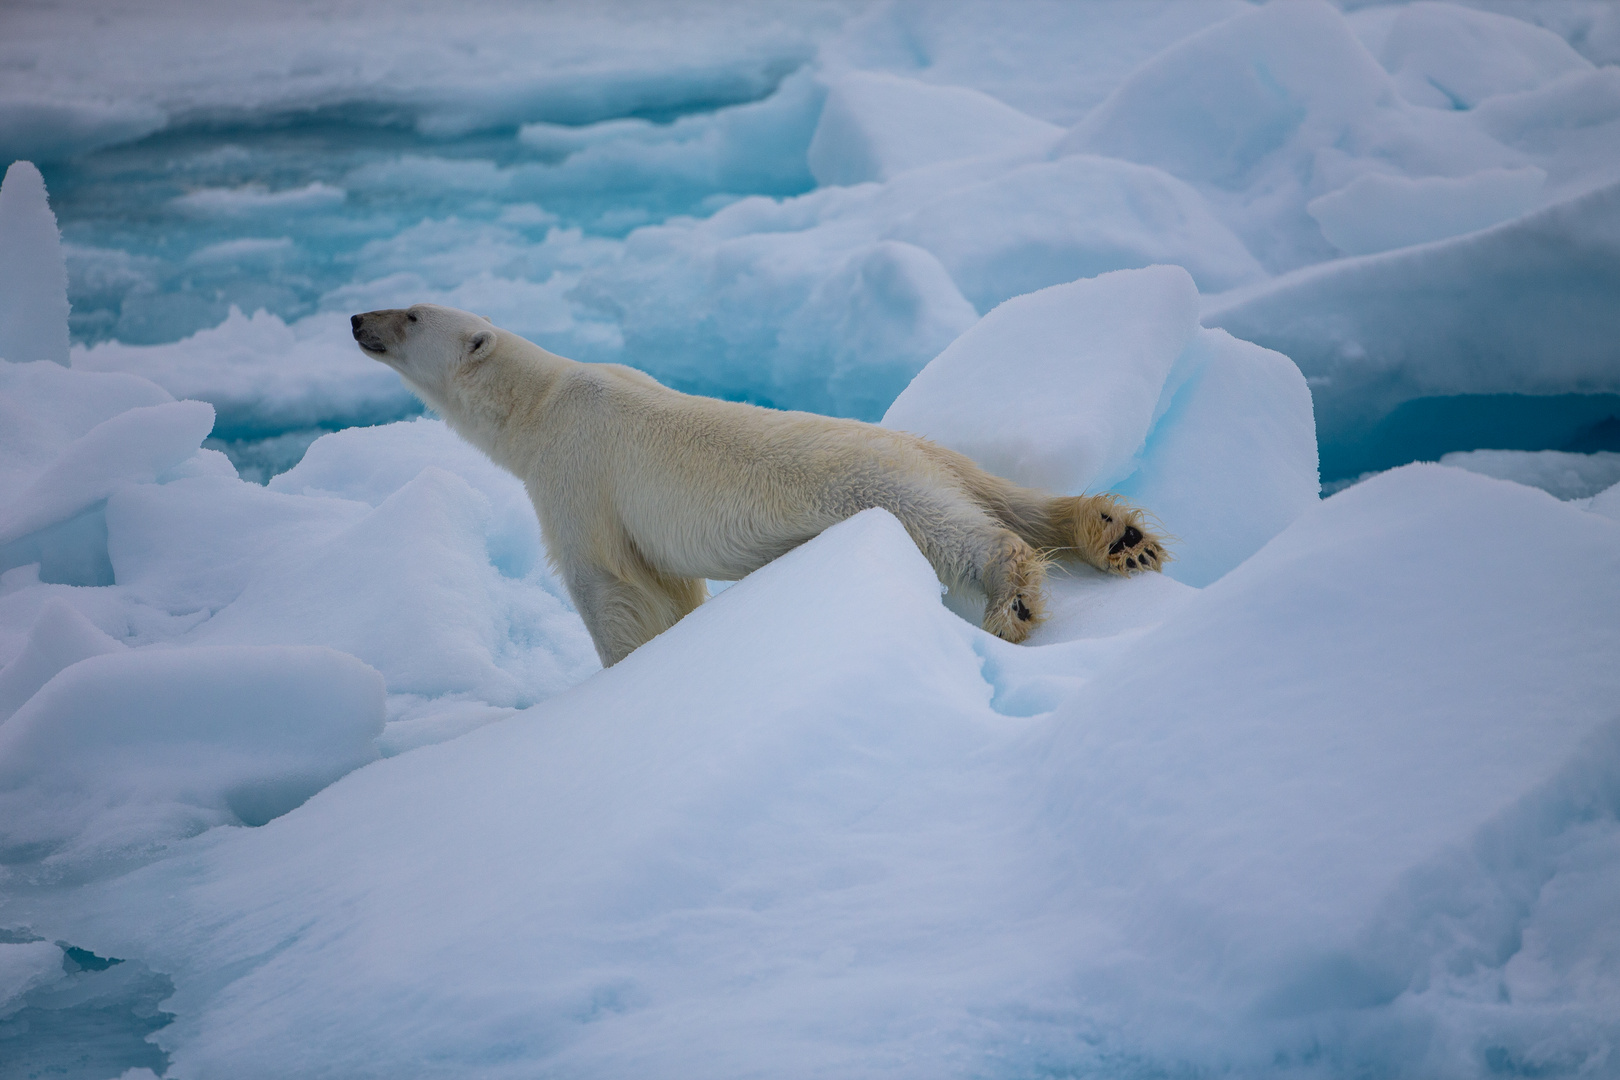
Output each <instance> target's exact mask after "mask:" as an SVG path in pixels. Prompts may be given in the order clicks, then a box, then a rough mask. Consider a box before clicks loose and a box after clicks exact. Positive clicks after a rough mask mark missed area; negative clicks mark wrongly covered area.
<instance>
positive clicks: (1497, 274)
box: [1204, 184, 1620, 478]
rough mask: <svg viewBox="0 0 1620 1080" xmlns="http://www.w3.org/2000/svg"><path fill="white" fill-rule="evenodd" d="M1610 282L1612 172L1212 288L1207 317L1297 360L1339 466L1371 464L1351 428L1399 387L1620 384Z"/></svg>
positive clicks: (1384, 410)
mask: <svg viewBox="0 0 1620 1080" xmlns="http://www.w3.org/2000/svg"><path fill="white" fill-rule="evenodd" d="M1617 289H1620V184H1617V185H1610V186H1608V187H1605V188H1601V189H1599V190H1597V191H1594V192H1591V193H1589V194H1586V195H1583V196H1580V197H1578V198H1575V199H1570V200H1567V201H1565V202H1561V203H1557V204H1554V205H1552V206H1549V207H1546V208H1544V209H1542V210H1538V211H1536V212H1534V213H1531V214H1528V215H1526V216H1524V217H1522V218H1518V219H1516V220H1514V221H1510V222H1505V223H1503V224H1501V225H1498V226H1496V227H1494V228H1491V229H1487V230H1484V231H1482V232H1478V233H1472V234H1469V235H1467V236H1460V237H1455V238H1453V239H1450V240H1444V241H1439V242H1437V243H1433V244H1427V245H1424V246H1422V247H1416V248H1407V249H1402V250H1399V251H1389V252H1384V253H1382V254H1378V255H1367V256H1362V257H1360V258H1354V259H1343V260H1340V261H1338V262H1334V263H1330V264H1328V265H1325V266H1318V267H1309V268H1306V269H1304V270H1299V271H1295V272H1294V273H1292V274H1288V275H1285V276H1283V277H1280V278H1277V279H1275V280H1274V281H1271V282H1268V283H1266V284H1264V285H1261V286H1257V287H1253V288H1251V289H1248V290H1237V291H1235V292H1234V293H1231V294H1227V295H1225V296H1221V297H1215V298H1211V299H1210V300H1209V301H1208V302H1207V307H1206V310H1205V312H1204V322H1205V324H1206V325H1210V326H1219V327H1223V328H1225V329H1227V330H1229V331H1231V332H1232V333H1233V334H1235V335H1237V336H1238V337H1241V338H1245V339H1247V340H1249V341H1254V342H1257V343H1259V344H1261V345H1264V346H1266V347H1267V348H1271V349H1276V350H1277V351H1278V352H1281V353H1284V354H1286V355H1287V356H1289V357H1291V358H1292V359H1293V360H1294V362H1295V363H1296V364H1298V365H1299V367H1300V370H1302V371H1303V372H1304V373H1305V375H1306V377H1307V378H1308V379H1309V380H1310V381H1311V389H1312V394H1313V396H1314V398H1315V403H1316V417H1317V426H1318V428H1319V430H1320V433H1321V436H1322V444H1323V447H1324V459H1323V468H1324V472H1325V473H1326V475H1328V476H1329V477H1330V478H1335V477H1339V476H1345V475H1350V476H1353V475H1355V474H1356V473H1358V472H1361V471H1364V470H1365V469H1368V468H1375V467H1377V463H1369V464H1365V465H1364V464H1362V459H1361V458H1359V457H1358V456H1357V455H1358V454H1360V453H1361V452H1362V451H1361V450H1360V449H1359V448H1358V447H1359V443H1358V440H1360V439H1363V438H1365V437H1366V436H1367V434H1368V433H1369V432H1370V431H1371V430H1372V429H1373V426H1374V425H1375V424H1376V423H1377V421H1378V420H1379V419H1380V418H1382V417H1383V416H1385V415H1387V414H1388V413H1389V412H1390V410H1392V409H1393V408H1395V407H1396V406H1397V405H1399V404H1401V403H1402V402H1404V401H1408V400H1411V399H1414V398H1424V397H1434V396H1439V395H1455V394H1537V395H1547V394H1600V393H1615V392H1617V391H1620V367H1617V366H1616V365H1615V363H1614V342H1615V341H1616V340H1620V305H1616V304H1614V303H1613V302H1612V301H1613V298H1614V296H1615V295H1616V290H1617ZM1474 445H1475V446H1479V445H1480V444H1479V443H1475V444H1474ZM1485 445H1489V443H1486V444H1485ZM1330 451H1331V452H1332V453H1333V456H1334V459H1335V460H1334V461H1333V464H1332V466H1331V467H1330V465H1329V460H1328V455H1329V452H1330Z"/></svg>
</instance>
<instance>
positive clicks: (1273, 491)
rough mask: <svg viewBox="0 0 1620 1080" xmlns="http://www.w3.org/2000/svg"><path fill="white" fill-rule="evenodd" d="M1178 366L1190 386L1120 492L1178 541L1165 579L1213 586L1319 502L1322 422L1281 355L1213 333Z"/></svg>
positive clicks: (1177, 394) (1201, 337)
mask: <svg viewBox="0 0 1620 1080" xmlns="http://www.w3.org/2000/svg"><path fill="white" fill-rule="evenodd" d="M1176 363H1177V366H1178V367H1180V368H1182V369H1184V370H1185V371H1187V372H1188V374H1187V375H1186V381H1185V382H1184V383H1182V385H1181V386H1180V387H1179V388H1176V389H1174V391H1173V396H1172V397H1171V398H1170V401H1169V404H1168V408H1165V409H1164V414H1163V416H1161V417H1159V418H1158V420H1157V421H1156V422H1155V423H1154V425H1153V428H1152V430H1151V431H1150V432H1149V433H1148V436H1147V442H1146V445H1145V446H1144V447H1143V450H1142V452H1141V457H1140V464H1139V465H1138V467H1137V469H1136V472H1135V473H1133V474H1132V475H1131V476H1130V477H1128V478H1126V479H1125V480H1124V481H1122V482H1120V483H1119V484H1116V485H1115V490H1116V491H1118V492H1119V493H1120V494H1121V495H1123V496H1125V498H1127V499H1129V500H1130V501H1131V502H1133V503H1136V504H1137V505H1139V506H1142V507H1145V508H1146V509H1147V510H1148V511H1149V512H1150V513H1151V514H1152V515H1153V516H1154V517H1155V518H1156V519H1157V520H1158V521H1159V522H1161V523H1162V524H1163V526H1164V528H1165V529H1167V530H1168V531H1169V532H1170V533H1171V534H1172V535H1173V536H1174V537H1175V540H1174V542H1173V545H1172V547H1173V552H1174V554H1175V561H1174V562H1173V563H1171V564H1170V565H1169V566H1168V567H1167V568H1166V570H1165V572H1166V573H1167V574H1169V575H1170V576H1171V577H1172V578H1174V579H1176V580H1177V581H1182V582H1186V583H1187V584H1189V585H1207V584H1209V583H1210V582H1212V581H1214V580H1215V579H1217V578H1219V577H1220V576H1221V575H1222V574H1224V573H1226V572H1227V571H1228V570H1231V569H1232V568H1233V567H1235V566H1237V565H1238V564H1239V563H1241V562H1243V561H1244V560H1245V559H1247V558H1248V557H1249V556H1250V555H1253V554H1254V553H1255V552H1256V551H1258V550H1260V548H1261V546H1262V545H1263V544H1265V543H1266V542H1267V541H1268V540H1270V539H1271V538H1272V537H1273V536H1275V535H1277V534H1278V533H1279V532H1281V531H1282V530H1283V529H1284V528H1285V527H1286V526H1287V525H1288V523H1289V522H1291V521H1293V520H1294V519H1295V518H1296V517H1298V516H1299V515H1300V514H1302V513H1304V512H1305V511H1306V510H1308V509H1309V508H1310V507H1311V506H1312V505H1314V504H1315V503H1316V501H1317V499H1318V497H1319V493H1320V491H1321V481H1320V479H1319V477H1318V473H1317V461H1316V424H1315V421H1314V419H1313V415H1312V411H1311V392H1310V388H1309V387H1308V386H1307V385H1306V384H1305V377H1304V376H1303V375H1301V374H1300V372H1299V368H1297V367H1295V366H1294V362H1293V361H1292V360H1290V359H1288V357H1286V356H1283V355H1282V354H1281V353H1275V352H1272V351H1271V350H1270V349H1263V348H1261V347H1260V346H1258V345H1254V344H1252V343H1250V342H1247V341H1240V340H1239V339H1237V338H1234V337H1232V336H1230V335H1229V334H1226V333H1223V332H1221V331H1210V330H1205V331H1201V332H1200V333H1199V334H1198V335H1197V337H1195V338H1194V339H1193V341H1192V342H1191V343H1189V345H1188V346H1187V351H1186V353H1185V354H1184V355H1183V356H1182V357H1180V358H1179V359H1178V360H1177V361H1176ZM1169 392H1170V391H1169V390H1168V389H1167V394H1168V393H1169ZM1161 407H1163V405H1162V404H1161Z"/></svg>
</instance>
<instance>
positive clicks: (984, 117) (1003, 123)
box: [808, 71, 1063, 186]
mask: <svg viewBox="0 0 1620 1080" xmlns="http://www.w3.org/2000/svg"><path fill="white" fill-rule="evenodd" d="M1062 133H1063V129H1062V128H1060V127H1058V126H1057V125H1056V124H1048V123H1046V122H1045V121H1042V120H1036V119H1035V118H1033V117H1030V116H1026V115H1024V114H1023V113H1021V112H1019V111H1018V110H1017V109H1014V108H1011V107H1010V106H1007V105H1003V104H1002V103H1001V102H999V101H997V100H996V99H995V98H993V97H991V96H990V95H989V94H985V93H981V92H980V91H978V90H971V89H967V88H963V87H955V86H930V85H929V84H927V83H922V82H918V81H916V80H914V79H903V78H901V77H899V76H897V75H889V74H885V73H882V72H865V71H857V72H850V73H849V74H847V75H844V76H842V77H840V78H838V79H836V80H835V81H834V82H833V83H832V85H831V86H830V87H829V88H828V90H827V100H826V103H825V104H824V105H823V106H822V109H821V119H820V121H819V122H818V123H817V124H816V132H815V135H814V136H812V137H811V139H810V148H809V151H808V153H809V164H810V172H811V175H813V176H814V177H815V178H816V182H817V183H819V184H822V185H824V186H825V185H830V184H859V183H864V182H867V181H872V180H878V181H882V180H890V179H892V178H894V177H895V176H896V175H898V174H900V173H903V172H906V171H908V170H910V169H916V168H920V167H921V166H924V165H934V164H937V163H939V162H942V161H956V160H958V159H961V158H972V157H985V156H988V155H994V154H1002V153H1006V152H1008V151H1016V150H1018V149H1019V148H1021V147H1023V146H1024V145H1026V144H1030V145H1033V146H1044V145H1045V144H1049V143H1053V142H1056V141H1057V139H1058V137H1059V136H1060V135H1062Z"/></svg>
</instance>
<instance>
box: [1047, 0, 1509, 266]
mask: <svg viewBox="0 0 1620 1080" xmlns="http://www.w3.org/2000/svg"><path fill="white" fill-rule="evenodd" d="M1062 145H1063V147H1064V148H1065V149H1067V150H1071V151H1083V152H1090V153H1096V154H1104V155H1107V156H1110V157H1120V158H1125V159H1127V160H1130V161H1136V162H1140V163H1142V164H1147V165H1155V166H1158V167H1159V168H1162V169H1164V170H1165V171H1167V172H1170V173H1172V174H1173V175H1175V176H1178V177H1180V178H1182V179H1183V180H1187V181H1190V182H1192V183H1193V184H1194V185H1195V186H1198V187H1199V188H1200V190H1201V191H1202V192H1203V193H1204V194H1205V195H1206V197H1208V198H1210V199H1211V200H1212V204H1213V206H1214V208H1215V211H1216V212H1217V213H1218V214H1220V215H1221V216H1222V218H1223V220H1225V221H1226V222H1227V224H1228V225H1229V226H1230V227H1231V228H1232V229H1233V230H1234V231H1235V232H1236V233H1237V234H1238V236H1239V237H1240V238H1242V240H1243V241H1244V243H1245V244H1246V245H1247V247H1248V248H1249V250H1250V251H1251V252H1253V253H1254V254H1255V256H1256V257H1257V258H1259V259H1260V261H1261V263H1262V264H1263V265H1265V266H1266V267H1267V268H1268V269H1270V270H1272V271H1274V272H1275V271H1281V270H1289V269H1293V268H1295V267H1298V266H1302V265H1305V264H1308V263H1313V262H1319V261H1321V260H1323V259H1325V258H1328V257H1331V255H1332V254H1333V250H1332V248H1331V247H1330V246H1328V245H1327V244H1326V243H1325V242H1324V240H1323V238H1322V235H1321V233H1320V231H1319V230H1318V229H1317V227H1316V224H1315V222H1314V221H1312V219H1311V218H1310V217H1309V216H1308V215H1307V214H1306V212H1305V204H1306V203H1307V202H1309V201H1310V200H1311V199H1313V198H1315V197H1316V196H1319V195H1325V194H1327V193H1328V192H1330V191H1334V190H1337V189H1339V188H1341V187H1344V186H1345V185H1346V184H1348V183H1350V182H1351V181H1352V180H1354V179H1355V178H1356V177H1358V176H1361V175H1365V174H1368V173H1392V172H1393V173H1398V174H1401V175H1406V176H1455V175H1458V174H1469V173H1475V172H1479V171H1481V170H1483V169H1490V168H1506V167H1521V166H1523V165H1525V164H1526V162H1525V159H1524V157H1523V155H1522V154H1520V153H1518V152H1516V151H1514V150H1510V149H1509V148H1507V147H1505V146H1503V145H1502V144H1501V143H1499V142H1497V141H1496V140H1494V139H1492V138H1491V137H1490V136H1488V135H1486V134H1485V133H1484V132H1483V131H1482V130H1481V129H1480V128H1479V126H1478V125H1477V124H1475V123H1474V122H1473V120H1472V119H1471V118H1470V117H1468V116H1467V115H1465V114H1460V113H1451V112H1441V111H1438V110H1434V109H1427V108H1419V107H1414V106H1412V105H1409V104H1407V103H1406V102H1405V101H1403V100H1401V99H1400V98H1399V97H1398V95H1396V93H1395V91H1394V88H1393V85H1392V83H1391V80H1390V77H1389V75H1388V73H1386V72H1385V71H1384V69H1383V68H1382V67H1380V66H1379V64H1378V62H1377V61H1376V60H1375V59H1374V58H1373V57H1372V55H1371V54H1369V53H1368V52H1367V50H1366V48H1364V47H1363V46H1362V44H1361V42H1359V41H1358V40H1357V39H1356V37H1355V35H1354V33H1352V31H1351V29H1350V27H1349V26H1348V24H1346V22H1345V20H1344V17H1343V16H1342V15H1340V14H1339V12H1338V11H1336V10H1334V8H1333V7H1332V6H1330V5H1329V4H1327V3H1325V2H1323V0H1299V2H1295V3H1283V4H1267V5H1265V6H1263V7H1260V8H1258V9H1255V10H1253V11H1251V12H1249V13H1247V14H1244V15H1239V16H1237V17H1235V18H1232V19H1229V20H1227V21H1225V22H1223V23H1219V24H1217V25H1215V26H1212V27H1210V28H1209V29H1208V30H1204V31H1202V32H1200V33H1198V34H1195V35H1193V36H1191V37H1189V38H1187V39H1185V40H1184V41H1181V42H1179V43H1177V44H1176V45H1174V46H1172V47H1170V48H1168V49H1166V50H1164V51H1163V52H1162V53H1160V54H1159V55H1158V56H1155V57H1154V58H1153V59H1152V60H1150V61H1149V62H1148V63H1146V64H1144V65H1143V66H1142V67H1141V68H1140V69H1138V70H1137V72H1136V73H1135V74H1133V75H1132V76H1131V77H1130V78H1129V79H1127V80H1126V81H1125V82H1124V83H1122V84H1121V85H1120V86H1119V88H1118V89H1117V90H1115V92H1114V93H1113V94H1112V95H1110V96H1109V98H1108V100H1107V101H1105V102H1103V103H1102V104H1101V105H1099V106H1098V107H1097V108H1096V109H1095V110H1093V111H1092V112H1091V113H1090V114H1089V115H1088V116H1087V117H1086V118H1085V119H1084V120H1083V121H1081V122H1080V124H1078V125H1077V126H1076V127H1075V128H1074V129H1073V131H1071V132H1070V134H1069V135H1068V136H1067V137H1066V138H1065V140H1064V143H1063V144H1062Z"/></svg>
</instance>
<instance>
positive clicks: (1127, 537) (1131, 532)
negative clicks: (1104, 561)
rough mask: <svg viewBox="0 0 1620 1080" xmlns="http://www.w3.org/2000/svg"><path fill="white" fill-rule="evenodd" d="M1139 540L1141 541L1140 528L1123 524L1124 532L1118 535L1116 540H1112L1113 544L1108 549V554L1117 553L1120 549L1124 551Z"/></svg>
mask: <svg viewBox="0 0 1620 1080" xmlns="http://www.w3.org/2000/svg"><path fill="white" fill-rule="evenodd" d="M1141 542H1142V530H1141V529H1138V528H1137V527H1136V526H1135V525H1127V526H1125V532H1124V534H1123V535H1122V536H1120V538H1119V539H1118V540H1115V541H1114V546H1113V547H1111V548H1109V549H1108V554H1110V555H1118V554H1119V553H1120V552H1121V551H1124V550H1125V549H1126V548H1128V547H1135V546H1136V545H1137V544H1139V543H1141Z"/></svg>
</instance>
